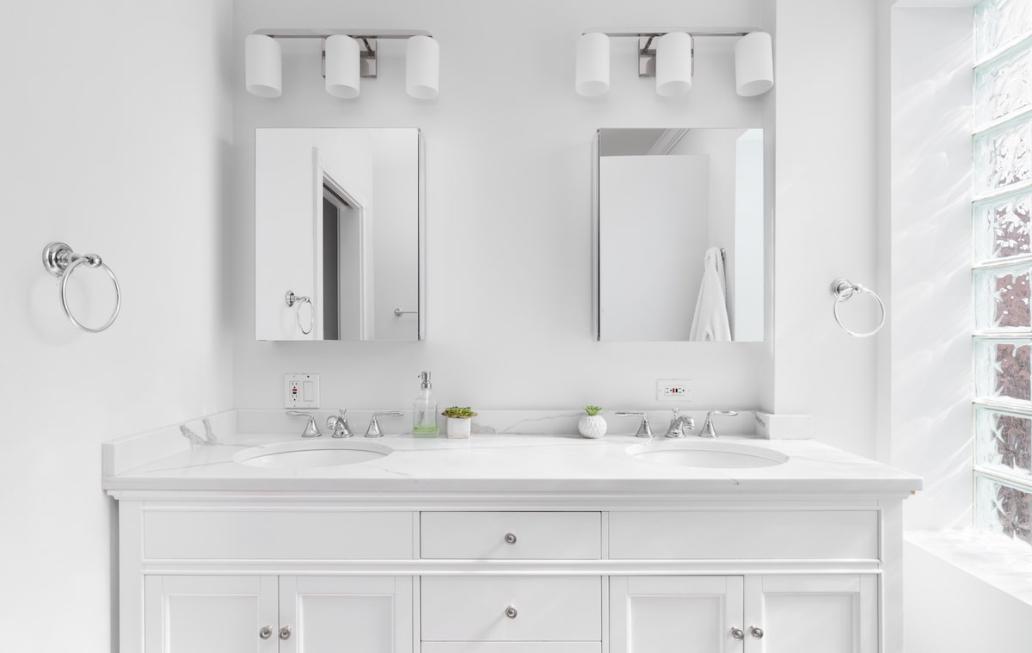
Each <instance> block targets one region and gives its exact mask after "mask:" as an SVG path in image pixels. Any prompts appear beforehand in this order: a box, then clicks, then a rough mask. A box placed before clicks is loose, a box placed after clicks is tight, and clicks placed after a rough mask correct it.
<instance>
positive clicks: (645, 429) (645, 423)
mask: <svg viewBox="0 0 1032 653" xmlns="http://www.w3.org/2000/svg"><path fill="white" fill-rule="evenodd" d="M616 414H617V415H619V416H621V417H625V416H630V415H638V416H640V417H641V423H640V424H638V430H637V431H636V432H635V434H634V437H636V438H648V439H650V440H651V439H652V425H651V424H649V416H648V414H647V413H646V412H645V411H643V410H621V411H618V412H617V413H616Z"/></svg>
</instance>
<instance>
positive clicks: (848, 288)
mask: <svg viewBox="0 0 1032 653" xmlns="http://www.w3.org/2000/svg"><path fill="white" fill-rule="evenodd" d="M831 294H832V295H834V296H835V304H834V306H833V307H832V311H831V312H832V315H833V316H834V317H835V324H837V325H839V328H841V329H842V330H843V331H845V332H846V333H848V334H849V335H851V336H853V337H855V338H869V337H871V336H873V335H874V334H876V333H878V332H879V331H881V330H882V327H883V326H885V317H886V311H885V302H883V301H882V298H881V297H879V296H878V293H876V292H874V291H873V290H871V289H870V288H868V287H866V286H862V285H860V284H858V283H853V282H852V281H850V280H849V279H835V280H834V281H832V282H831ZM859 295H870V296H871V298H872V299H874V301H875V303H876V304H877V305H878V313H879V316H878V324H877V325H876V326H875V327H874V328H873V329H871V330H870V331H854V330H853V329H850V328H849V327H847V326H846V325H845V324H844V323H843V322H842V316H840V315H839V306H841V305H842V304H844V303H845V302H848V301H849V300H850V299H852V298H854V297H857V296H859Z"/></svg>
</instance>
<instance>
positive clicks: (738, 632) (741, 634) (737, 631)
mask: <svg viewBox="0 0 1032 653" xmlns="http://www.w3.org/2000/svg"><path fill="white" fill-rule="evenodd" d="M731 636H732V637H734V638H735V639H737V640H739V641H741V640H743V639H745V631H744V630H742V629H741V628H739V627H738V626H734V627H733V628H731Z"/></svg>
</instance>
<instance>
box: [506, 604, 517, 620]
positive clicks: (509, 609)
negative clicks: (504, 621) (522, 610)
mask: <svg viewBox="0 0 1032 653" xmlns="http://www.w3.org/2000/svg"><path fill="white" fill-rule="evenodd" d="M517 615H519V613H518V612H516V608H514V607H513V606H511V605H510V606H509V607H507V608H506V609H505V616H506V617H508V618H510V619H515V618H516V616H517Z"/></svg>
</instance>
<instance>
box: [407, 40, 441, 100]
mask: <svg viewBox="0 0 1032 653" xmlns="http://www.w3.org/2000/svg"><path fill="white" fill-rule="evenodd" d="M440 76H441V50H440V46H438V45H437V41H435V40H433V39H432V38H430V37H429V36H413V37H412V38H410V39H409V40H408V43H407V44H406V46H405V92H406V93H408V94H409V95H411V96H412V97H414V98H416V99H417V100H433V99H435V98H436V97H437V93H438V87H439V86H440Z"/></svg>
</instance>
